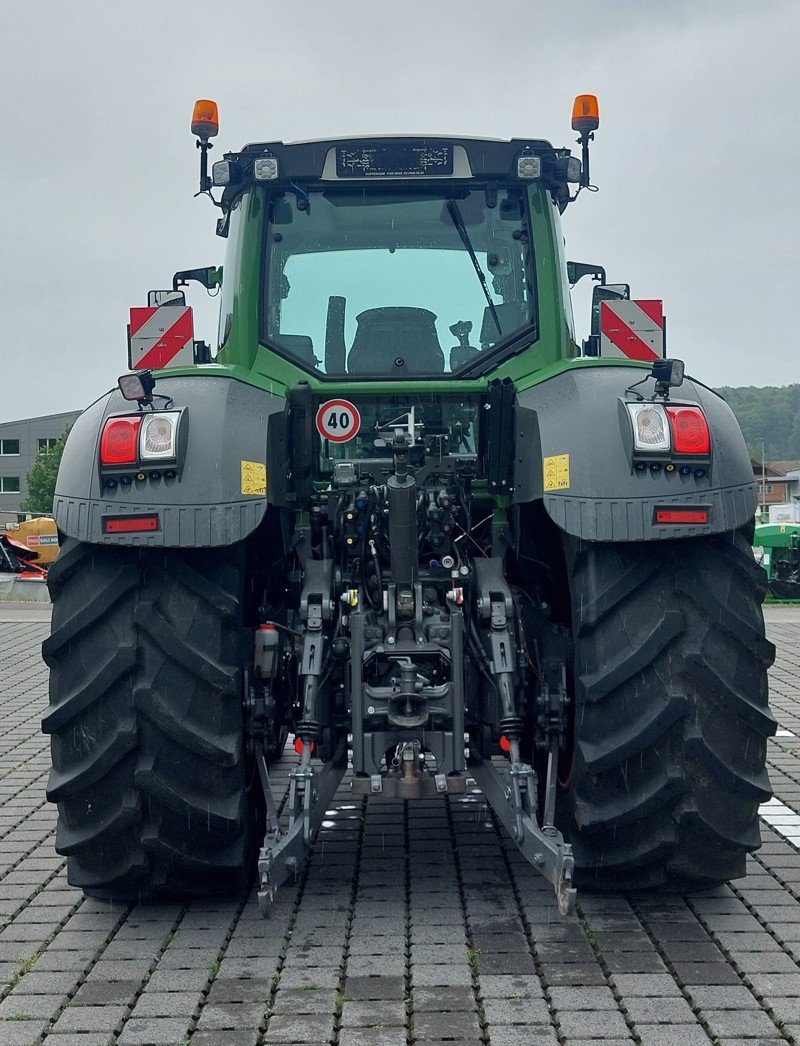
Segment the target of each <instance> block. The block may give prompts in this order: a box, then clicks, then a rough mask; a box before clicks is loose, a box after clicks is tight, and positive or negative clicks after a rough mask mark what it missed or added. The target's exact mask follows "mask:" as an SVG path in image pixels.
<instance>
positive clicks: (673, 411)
mask: <svg viewBox="0 0 800 1046" xmlns="http://www.w3.org/2000/svg"><path fill="white" fill-rule="evenodd" d="M666 411H667V417H668V418H669V427H670V429H671V430H672V449H673V450H674V451H675V453H676V454H701V455H704V456H705V457H708V455H709V454H710V453H711V435H710V433H709V431H708V422H707V421H706V419H705V415H704V414H703V412H702V410H700V408H699V407H678V406H667V407H666Z"/></svg>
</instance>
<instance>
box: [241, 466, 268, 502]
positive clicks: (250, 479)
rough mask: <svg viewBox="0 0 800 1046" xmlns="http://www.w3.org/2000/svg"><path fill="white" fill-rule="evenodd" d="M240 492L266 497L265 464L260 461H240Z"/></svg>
mask: <svg viewBox="0 0 800 1046" xmlns="http://www.w3.org/2000/svg"><path fill="white" fill-rule="evenodd" d="M242 493H243V494H257V495H260V496H261V497H266V494H267V466H266V465H265V464H264V463H263V462H262V461H243V462H242Z"/></svg>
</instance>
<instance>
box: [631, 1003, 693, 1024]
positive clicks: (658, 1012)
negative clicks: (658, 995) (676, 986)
mask: <svg viewBox="0 0 800 1046" xmlns="http://www.w3.org/2000/svg"><path fill="white" fill-rule="evenodd" d="M625 1009H626V1010H627V1011H628V1016H629V1017H630V1019H631V1020H632V1021H633V1022H634V1023H635V1024H694V1023H695V1021H696V1019H697V1018H696V1017H695V1015H694V1013H693V1012H692V1008H691V1006H690V1005H689V1003H688V1002H686V1000H685V999H674V998H667V999H646V998H638V999H637V998H631V999H626V1000H625Z"/></svg>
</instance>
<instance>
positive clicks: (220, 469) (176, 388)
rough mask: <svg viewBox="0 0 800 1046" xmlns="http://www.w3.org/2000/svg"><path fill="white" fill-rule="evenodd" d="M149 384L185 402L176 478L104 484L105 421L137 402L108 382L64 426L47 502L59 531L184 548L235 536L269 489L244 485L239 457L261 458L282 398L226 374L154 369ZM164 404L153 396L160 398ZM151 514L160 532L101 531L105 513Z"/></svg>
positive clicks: (254, 516)
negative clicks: (108, 387) (166, 373)
mask: <svg viewBox="0 0 800 1046" xmlns="http://www.w3.org/2000/svg"><path fill="white" fill-rule="evenodd" d="M155 391H156V393H158V394H161V395H165V396H167V395H168V396H171V397H172V399H173V400H174V404H173V405H170V408H169V409H178V410H179V409H182V408H185V409H186V414H185V416H184V418H183V419H182V421H181V430H182V431H181V437H182V442H183V443H184V445H185V446H184V456H183V460H182V462H181V465H180V468H179V469H178V470H177V471H178V475H177V477H176V478H174V479H169V480H166V479H163V478H162V479H158V480H150V479H146V480H143V481H134V482H133V483H132V484H131V485H130V486H129V487H122V486H119V487H117V489H116V490H107V489H105V488H104V487H103V485H102V480H101V477H100V471H99V446H100V433H101V431H102V428H103V422H104V420H105V419H106V418H107V417H108V416H109V415H111V414H125V413H136V404H135V403H133V404H132V403H130V402H128V401H126V400H124V399H123V398H122V395H121V394H120V392H119V391H118V390H116V389H115V390H114V391H113V392H110V393H108V394H107V395H105V396H102V397H101V398H100V399H99V400H97V401H96V402H95V403H93V404H92V405H91V406H90V407H88V408H87V410H85V411H84V412H83V414H81V416H80V417H79V418H78V420H77V421H76V422H75V424H74V426H73V427H72V430H71V432H70V434H69V438H68V440H67V444H66V446H65V448H64V454H63V457H62V459H61V467H60V469H59V472H58V479H57V481H56V493H55V499H54V502H53V512H54V515H55V519H56V523H57V524H58V528H59V530H61V531H62V532H63V533H64V534H66V535H67V536H68V537H72V538H77V539H78V540H79V541H88V542H94V543H96V544H101V545H144V546H155V547H158V546H165V547H188V548H191V547H204V546H209V545H230V544H233V543H234V542H236V541H241V540H242V539H243V538H245V537H246V536H247V535H248V534H249V533H251V532H252V531H253V530H255V528H256V527H257V526H258V524H259V523H260V522H261V520H262V519H263V518H264V514H265V512H266V510H267V498H266V497H263V496H260V495H252V494H244V493H243V492H242V486H243V484H242V463H243V462H258V463H261V464H266V462H267V457H266V453H267V424H268V421H269V419H270V417H271V416H273V415H276V416H278V415H282V414H283V411H284V407H285V405H286V400H285V399H284V398H283V397H281V396H274V395H271V394H270V393H267V392H264V391H262V390H260V389H257V388H254V387H253V386H252V385H247V384H245V383H244V382H241V381H236V380H235V379H233V378H230V377H228V376H223V375H213V376H212V375H209V374H198V375H192V376H191V377H174V378H172V377H159V378H158V381H157V384H156V389H155ZM163 402H164V401H163V400H156V403H157V405H158V406H162V405H163ZM184 424H185V426H186V428H187V429H188V432H187V433H186V437H187V438H186V439H185V440H184V439H183V436H184V433H183V428H184ZM267 487H268V489H269V475H268V476H267ZM148 512H158V514H159V522H160V529H159V530H158V531H155V532H152V533H146V534H122V535H118V534H105V533H103V526H102V520H103V517H104V516H106V517H107V516H112V515H129V514H138V513H148Z"/></svg>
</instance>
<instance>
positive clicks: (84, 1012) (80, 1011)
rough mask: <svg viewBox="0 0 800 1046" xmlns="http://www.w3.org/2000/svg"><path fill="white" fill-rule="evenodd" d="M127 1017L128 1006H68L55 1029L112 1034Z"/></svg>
mask: <svg viewBox="0 0 800 1046" xmlns="http://www.w3.org/2000/svg"><path fill="white" fill-rule="evenodd" d="M127 1015H128V1007H127V1006H118V1005H117V1006H68V1007H67V1009H66V1010H64V1012H63V1013H62V1014H61V1016H60V1017H59V1018H58V1020H57V1021H56V1024H55V1029H56V1030H58V1031H59V1032H101V1031H108V1032H111V1031H113V1030H114V1029H115V1028H116V1026H117V1025H118V1024H119V1023H120V1021H121V1020H122V1019H123V1018H124V1017H127Z"/></svg>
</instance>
